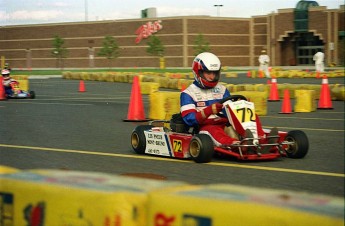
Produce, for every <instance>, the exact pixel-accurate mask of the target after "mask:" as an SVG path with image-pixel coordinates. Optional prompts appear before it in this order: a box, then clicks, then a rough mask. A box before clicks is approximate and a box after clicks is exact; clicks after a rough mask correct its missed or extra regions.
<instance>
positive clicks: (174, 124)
mask: <svg viewBox="0 0 345 226" xmlns="http://www.w3.org/2000/svg"><path fill="white" fill-rule="evenodd" d="M170 129H171V130H172V131H173V132H177V133H190V134H196V133H198V132H199V129H198V128H197V127H191V126H188V125H187V124H186V123H185V122H184V121H183V118H182V115H181V113H176V114H173V115H172V117H171V119H170Z"/></svg>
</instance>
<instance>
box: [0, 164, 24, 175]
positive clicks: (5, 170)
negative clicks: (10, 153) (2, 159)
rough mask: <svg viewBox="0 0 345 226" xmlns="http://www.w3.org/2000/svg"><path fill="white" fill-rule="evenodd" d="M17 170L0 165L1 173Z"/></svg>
mask: <svg viewBox="0 0 345 226" xmlns="http://www.w3.org/2000/svg"><path fill="white" fill-rule="evenodd" d="M17 171H19V170H18V169H16V168H13V167H9V166H2V165H0V174H3V173H14V172H17Z"/></svg>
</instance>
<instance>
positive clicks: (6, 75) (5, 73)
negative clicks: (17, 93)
mask: <svg viewBox="0 0 345 226" xmlns="http://www.w3.org/2000/svg"><path fill="white" fill-rule="evenodd" d="M1 75H2V77H3V81H2V84H3V86H4V88H5V94H6V95H8V96H12V95H13V90H12V87H11V83H12V82H15V81H16V80H14V79H13V78H12V77H11V75H10V71H9V70H8V69H3V70H1Z"/></svg>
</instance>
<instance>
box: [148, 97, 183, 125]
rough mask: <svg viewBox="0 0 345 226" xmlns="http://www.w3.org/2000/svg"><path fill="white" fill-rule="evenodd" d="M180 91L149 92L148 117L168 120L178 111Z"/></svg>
mask: <svg viewBox="0 0 345 226" xmlns="http://www.w3.org/2000/svg"><path fill="white" fill-rule="evenodd" d="M180 94H181V93H180V92H164V91H162V92H153V93H151V94H150V113H149V118H150V119H158V120H170V119H171V116H172V115H173V114H175V113H177V112H180Z"/></svg>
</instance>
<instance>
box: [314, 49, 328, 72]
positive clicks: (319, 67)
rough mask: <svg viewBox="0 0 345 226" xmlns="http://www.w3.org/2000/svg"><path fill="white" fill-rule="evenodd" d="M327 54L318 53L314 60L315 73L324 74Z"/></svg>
mask: <svg viewBox="0 0 345 226" xmlns="http://www.w3.org/2000/svg"><path fill="white" fill-rule="evenodd" d="M324 59H325V54H324V53H323V52H317V53H315V55H314V56H313V60H314V61H315V71H317V72H324V70H325V65H324Z"/></svg>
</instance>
